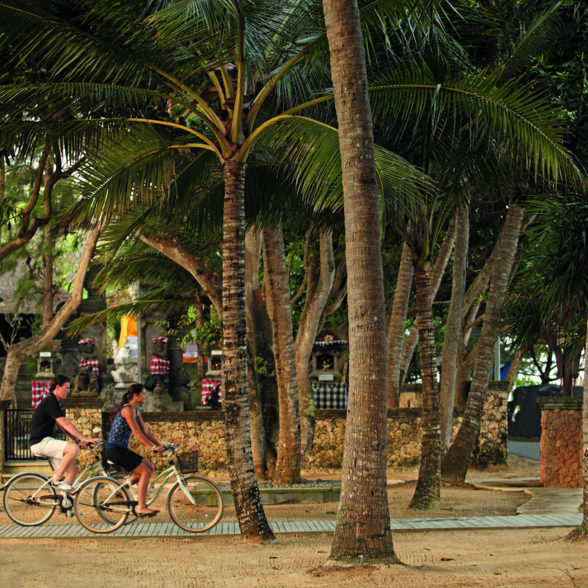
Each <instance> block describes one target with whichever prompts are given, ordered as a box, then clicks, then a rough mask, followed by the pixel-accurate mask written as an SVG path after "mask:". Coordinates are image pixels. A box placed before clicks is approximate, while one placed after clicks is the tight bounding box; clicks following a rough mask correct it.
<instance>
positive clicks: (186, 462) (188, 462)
mask: <svg viewBox="0 0 588 588" xmlns="http://www.w3.org/2000/svg"><path fill="white" fill-rule="evenodd" d="M176 459H177V460H178V467H179V468H180V472H182V474H191V473H193V472H197V471H198V452H197V451H187V452H186V453H180V454H179V455H176Z"/></svg>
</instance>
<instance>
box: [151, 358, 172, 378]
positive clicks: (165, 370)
mask: <svg viewBox="0 0 588 588" xmlns="http://www.w3.org/2000/svg"><path fill="white" fill-rule="evenodd" d="M149 373H150V374H159V375H162V374H163V375H165V374H169V359H162V358H161V357H157V356H156V355H154V356H153V357H152V358H151V367H150V368H149Z"/></svg>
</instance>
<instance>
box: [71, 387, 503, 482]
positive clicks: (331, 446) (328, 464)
mask: <svg viewBox="0 0 588 588" xmlns="http://www.w3.org/2000/svg"><path fill="white" fill-rule="evenodd" d="M506 399H507V398H506V392H503V391H490V392H488V395H487V397H486V404H485V407H484V416H483V418H482V423H481V429H480V436H479V438H478V442H477V443H476V447H475V449H474V455H473V458H472V466H475V467H481V468H483V467H486V466H488V465H500V464H505V463H506V460H507V456H508V442H507V421H506ZM101 401H102V399H100V398H96V399H81V398H80V399H68V400H66V401H65V402H64V406H65V408H66V416H67V418H68V419H70V420H71V421H72V422H73V423H74V424H75V425H76V427H78V429H80V430H81V431H82V432H83V433H84V435H87V436H92V437H98V436H101V435H102V437H103V438H106V436H107V434H108V429H109V426H110V423H109V419H108V416H107V414H106V413H102V412H101V406H102V404H101ZM463 411H464V409H463V408H456V409H455V411H454V423H453V435H455V434H456V433H457V430H458V428H459V425H460V423H461V420H462V417H463ZM421 415H422V410H421V409H420V408H396V409H391V410H389V411H388V468H389V469H390V470H396V471H402V470H410V469H415V468H417V467H418V466H419V464H420V455H421V454H420V451H421V434H422V431H421ZM142 417H143V420H144V421H145V423H147V426H148V427H149V429H150V430H151V431H152V432H153V434H154V435H155V436H156V437H157V438H158V439H160V440H161V441H162V442H164V443H165V442H168V441H171V440H172V439H174V438H181V439H182V451H194V450H198V453H199V455H198V458H199V465H200V471H202V472H217V471H218V472H226V471H227V446H226V438H225V424H224V418H225V415H224V412H222V411H219V412H214V411H208V410H200V411H194V412H144V413H142ZM346 417H347V410H344V409H341V410H317V411H316V433H315V439H314V444H313V447H312V450H311V451H310V453H309V455H308V458H307V461H306V462H305V464H304V467H303V470H304V471H307V472H325V471H327V472H332V473H336V472H338V471H339V470H340V469H341V465H342V462H343V445H344V441H345V423H346ZM130 447H131V449H133V450H134V451H136V452H137V453H140V454H141V455H144V456H145V457H147V458H148V459H153V453H152V452H151V450H149V449H148V448H147V447H145V446H144V445H142V444H140V443H139V442H137V441H136V440H134V438H133V437H131V445H130ZM90 457H91V454H90V453H86V452H82V454H80V457H79V458H78V461H79V462H80V465H82V466H85V465H86V463H87V460H89V459H90ZM156 463H157V464H158V466H159V467H163V466H165V463H166V462H165V461H164V460H156Z"/></svg>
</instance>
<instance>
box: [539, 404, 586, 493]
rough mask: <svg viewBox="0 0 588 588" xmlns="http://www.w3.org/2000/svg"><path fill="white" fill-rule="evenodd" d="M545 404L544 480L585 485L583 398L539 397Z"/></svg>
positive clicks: (553, 483) (568, 485) (552, 484)
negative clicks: (583, 476)
mask: <svg viewBox="0 0 588 588" xmlns="http://www.w3.org/2000/svg"><path fill="white" fill-rule="evenodd" d="M537 404H539V406H540V407H541V429H542V433H541V474H540V475H541V478H540V479H541V482H543V485H544V486H550V487H555V488H581V487H582V483H583V481H582V441H583V433H582V397H579V398H578V397H574V398H543V397H541V398H538V399H537Z"/></svg>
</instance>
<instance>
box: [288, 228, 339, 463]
mask: <svg viewBox="0 0 588 588" xmlns="http://www.w3.org/2000/svg"><path fill="white" fill-rule="evenodd" d="M319 254H320V264H319V275H318V279H317V281H316V284H314V278H313V277H312V276H309V277H308V287H307V292H306V300H305V302H304V309H303V310H302V315H301V317H300V322H299V324H298V332H297V333H296V342H295V343H294V350H295V354H296V378H297V381H298V402H299V406H300V426H301V444H302V457H301V463H302V464H303V463H304V460H305V459H306V457H307V456H308V454H309V452H310V450H311V448H312V443H313V441H314V430H315V414H314V398H313V394H312V386H311V384H310V377H309V374H308V362H309V360H310V355H311V353H312V347H313V345H314V342H315V339H316V336H317V333H318V330H319V327H320V323H321V318H322V315H323V311H324V309H325V307H326V306H327V303H328V301H329V293H330V292H331V287H332V286H333V280H334V277H335V255H334V253H333V234H332V233H331V231H321V232H320V235H319ZM308 271H313V269H312V267H311V268H309V269H308ZM313 284H314V287H312V285H313Z"/></svg>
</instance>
